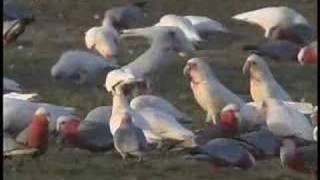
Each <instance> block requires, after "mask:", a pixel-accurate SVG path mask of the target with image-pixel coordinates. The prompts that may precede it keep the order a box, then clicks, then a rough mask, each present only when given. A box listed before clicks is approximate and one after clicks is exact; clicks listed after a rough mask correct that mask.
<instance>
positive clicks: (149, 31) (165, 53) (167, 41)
mask: <svg viewBox="0 0 320 180" xmlns="http://www.w3.org/2000/svg"><path fill="white" fill-rule="evenodd" d="M139 36H142V37H145V38H147V39H149V40H150V41H151V47H150V48H149V49H148V50H146V51H145V52H144V53H143V54H142V55H140V56H139V57H138V58H137V59H135V60H134V61H132V62H130V63H129V64H127V65H125V66H123V67H122V68H121V69H123V70H124V71H127V72H129V73H131V74H133V75H134V77H135V78H137V79H143V80H146V81H147V82H148V85H149V86H150V83H151V82H150V79H152V77H150V76H152V75H153V76H155V74H156V73H157V74H158V73H159V72H161V69H163V68H165V67H166V66H168V65H169V64H170V62H171V61H172V60H173V58H174V56H175V55H176V54H179V55H181V56H186V55H188V54H190V53H192V52H193V51H194V50H195V49H194V47H193V45H192V44H191V42H189V41H188V40H187V39H186V37H185V36H184V34H183V32H182V31H181V30H180V29H179V28H176V27H147V28H140V29H128V30H123V32H122V34H121V37H139ZM148 80H149V81H148Z"/></svg>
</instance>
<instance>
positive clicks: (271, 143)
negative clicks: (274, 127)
mask: <svg viewBox="0 0 320 180" xmlns="http://www.w3.org/2000/svg"><path fill="white" fill-rule="evenodd" d="M238 139H239V140H241V141H243V142H246V143H247V144H248V148H249V150H250V149H252V150H251V153H252V154H253V156H254V157H255V158H256V159H266V158H271V157H273V156H276V155H279V152H280V146H281V140H280V138H279V137H277V136H275V135H274V134H273V133H272V132H270V131H268V130H266V129H261V130H259V131H253V132H248V133H245V134H241V135H240V137H239V138H238ZM250 146H251V147H250Z"/></svg>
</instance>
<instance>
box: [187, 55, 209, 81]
mask: <svg viewBox="0 0 320 180" xmlns="http://www.w3.org/2000/svg"><path fill="white" fill-rule="evenodd" d="M183 74H184V75H185V76H187V77H188V78H189V79H190V80H191V82H192V83H195V84H198V83H201V82H206V81H207V79H208V78H211V77H212V76H213V75H212V71H211V69H210V66H209V64H208V63H206V62H205V61H204V60H203V59H201V58H192V59H190V60H188V61H187V64H186V65H185V67H184V69H183Z"/></svg>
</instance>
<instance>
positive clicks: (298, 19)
mask: <svg viewBox="0 0 320 180" xmlns="http://www.w3.org/2000/svg"><path fill="white" fill-rule="evenodd" d="M232 18H233V19H236V20H240V21H245V22H248V23H252V24H257V25H259V26H261V27H262V28H264V30H265V35H264V36H265V37H268V36H269V33H270V30H271V29H272V28H273V27H276V26H279V25H281V26H290V25H293V24H305V25H308V24H309V23H308V21H307V20H306V19H305V18H304V17H303V16H302V15H301V14H299V13H298V12H297V11H295V10H293V9H291V8H288V7H285V6H275V7H265V8H262V9H257V10H252V11H248V12H244V13H240V14H236V15H234V16H233V17H232Z"/></svg>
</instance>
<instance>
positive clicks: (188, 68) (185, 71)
mask: <svg viewBox="0 0 320 180" xmlns="http://www.w3.org/2000/svg"><path fill="white" fill-rule="evenodd" d="M190 69H191V68H190V66H189V64H187V65H186V66H185V67H184V68H183V75H185V76H189V72H190Z"/></svg>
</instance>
